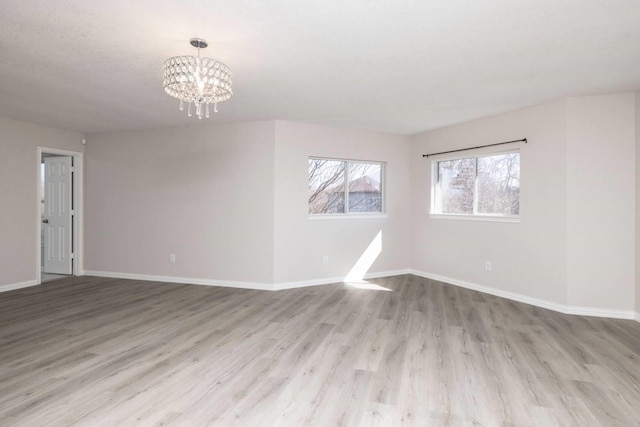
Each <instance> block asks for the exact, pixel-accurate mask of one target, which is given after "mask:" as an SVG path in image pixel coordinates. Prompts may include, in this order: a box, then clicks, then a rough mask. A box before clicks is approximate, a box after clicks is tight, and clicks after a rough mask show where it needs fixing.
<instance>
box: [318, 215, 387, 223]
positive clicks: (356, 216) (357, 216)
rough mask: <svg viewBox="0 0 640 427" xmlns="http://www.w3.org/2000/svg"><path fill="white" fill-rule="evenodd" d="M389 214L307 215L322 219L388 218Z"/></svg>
mask: <svg viewBox="0 0 640 427" xmlns="http://www.w3.org/2000/svg"><path fill="white" fill-rule="evenodd" d="M388 217H389V215H388V214H386V213H375V214H363V213H358V214H328V215H309V219H310V220H314V221H316V220H324V219H382V218H388Z"/></svg>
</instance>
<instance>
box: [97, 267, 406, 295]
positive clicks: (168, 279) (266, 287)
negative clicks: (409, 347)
mask: <svg viewBox="0 0 640 427" xmlns="http://www.w3.org/2000/svg"><path fill="white" fill-rule="evenodd" d="M409 272H410V270H409V269H404V270H390V271H381V272H377V273H370V274H367V275H366V276H364V279H365V280H367V279H375V278H379V277H389V276H399V275H401V274H409ZM84 273H85V274H86V275H87V276H97V277H110V278H113V279H131V280H146V281H150V282H165V283H188V284H190V285H204V286H225V287H230V288H241V289H257V290H262V291H280V290H285V289H294V288H304V287H307V286H319V285H328V284H331V283H342V282H344V280H345V278H344V277H343V276H340V277H327V278H324V279H313V280H302V281H298V282H285V283H276V284H270V283H258V282H234V281H230V280H211V279H194V278H192V277H172V276H153V275H148V274H133V273H120V272H115V271H96V270H86V271H85V272H84Z"/></svg>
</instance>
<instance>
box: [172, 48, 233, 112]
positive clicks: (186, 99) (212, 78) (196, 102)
mask: <svg viewBox="0 0 640 427" xmlns="http://www.w3.org/2000/svg"><path fill="white" fill-rule="evenodd" d="M191 44H192V45H193V46H195V47H197V48H198V56H174V57H173V58H169V59H167V60H166V61H165V63H164V76H163V86H164V91H165V92H166V93H167V94H168V95H170V96H173V97H174V98H178V99H179V100H180V109H181V110H182V109H184V103H187V104H188V115H189V116H192V115H193V113H192V104H193V109H194V110H195V115H196V116H197V117H198V118H199V119H201V118H202V117H203V115H204V116H205V117H207V118H208V117H209V104H213V105H214V112H217V111H218V109H217V104H218V103H220V102H224V101H227V100H228V99H230V98H231V96H232V95H233V91H232V89H231V70H230V69H229V67H227V66H226V65H225V64H223V63H222V62H219V61H216V60H215V59H211V58H201V57H200V48H204V47H207V44H206V42H205V41H204V40H201V39H192V40H191Z"/></svg>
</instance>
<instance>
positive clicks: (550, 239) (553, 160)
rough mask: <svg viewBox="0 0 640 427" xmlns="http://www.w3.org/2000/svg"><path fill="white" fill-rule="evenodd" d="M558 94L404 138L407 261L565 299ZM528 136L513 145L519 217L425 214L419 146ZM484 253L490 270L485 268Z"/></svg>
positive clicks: (426, 177) (423, 149)
mask: <svg viewBox="0 0 640 427" xmlns="http://www.w3.org/2000/svg"><path fill="white" fill-rule="evenodd" d="M564 108H565V104H564V101H558V102H553V103H549V104H545V105H540V106H537V107H533V108H528V109H524V110H518V111H514V112H510V113H507V114H502V115H499V116H495V117H489V118H485V119H482V120H476V121H473V122H469V123H464V124H461V125H457V126H452V127H447V128H444V129H440V130H436V131H433V132H428V133H424V134H419V135H416V136H414V137H413V138H412V157H411V169H412V177H411V183H412V192H411V198H412V202H411V204H412V210H413V218H412V268H413V269H415V270H417V271H419V272H422V273H427V274H430V275H437V276H444V277H447V278H451V279H455V280H458V281H463V282H468V283H472V284H475V285H480V286H486V287H490V288H494V289H497V290H500V291H505V292H511V293H516V294H521V295H526V296H529V297H533V298H538V299H542V300H546V301H551V302H554V303H558V304H564V303H565V302H566V275H567V271H566V258H567V256H566V250H565V247H566V238H567V236H566V202H565V200H566V166H565V164H566V149H565V118H564ZM525 137H526V138H528V141H529V143H528V144H526V145H525V144H522V143H520V144H518V145H515V146H509V147H507V149H512V148H515V147H518V146H519V147H520V149H521V199H520V211H521V222H520V223H517V224H512V223H498V222H480V221H461V220H447V219H432V218H430V216H429V211H430V203H431V202H430V188H431V169H430V168H431V164H430V159H427V158H424V159H423V158H422V154H428V153H432V152H438V151H446V150H451V149H457V148H468V147H474V146H479V145H485V144H491V143H496V142H501V141H510V140H515V139H520V138H525ZM485 261H490V262H491V263H492V269H493V271H491V272H487V271H485V267H484V263H485Z"/></svg>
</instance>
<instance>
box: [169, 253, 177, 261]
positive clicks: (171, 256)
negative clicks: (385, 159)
mask: <svg viewBox="0 0 640 427" xmlns="http://www.w3.org/2000/svg"><path fill="white" fill-rule="evenodd" d="M169 262H176V254H171V255H169Z"/></svg>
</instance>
